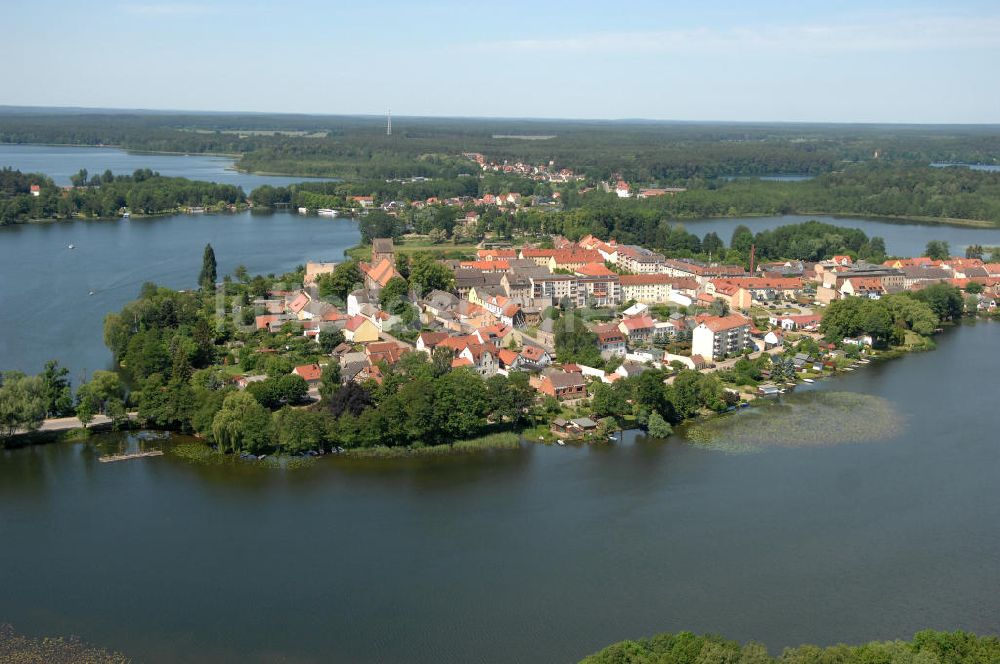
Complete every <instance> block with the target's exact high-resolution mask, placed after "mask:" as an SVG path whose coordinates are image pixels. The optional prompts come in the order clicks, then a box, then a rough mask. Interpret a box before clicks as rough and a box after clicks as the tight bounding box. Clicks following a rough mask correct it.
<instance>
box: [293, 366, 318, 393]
mask: <svg viewBox="0 0 1000 664" xmlns="http://www.w3.org/2000/svg"><path fill="white" fill-rule="evenodd" d="M292 373H293V374H295V375H296V376H300V377H301V378H302V379H303V380H304V381H306V383H308V384H309V386H310V387H315V386H316V385H319V383H320V381H321V380H322V379H323V368H322V367H320V366H319V365H318V364H303V365H300V366H297V367H295V368H294V369H292Z"/></svg>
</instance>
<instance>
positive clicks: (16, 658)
mask: <svg viewBox="0 0 1000 664" xmlns="http://www.w3.org/2000/svg"><path fill="white" fill-rule="evenodd" d="M131 661H132V660H131V659H130V658H128V657H126V656H125V655H123V654H121V653H117V652H111V651H109V650H105V649H103V648H96V647H94V646H90V645H88V644H86V643H84V642H82V641H80V639H78V638H76V637H61V636H59V637H49V636H46V637H38V638H31V637H27V636H24V635H22V634H18V633H17V632H15V631H14V628H13V627H11V626H10V625H0V662H10V663H11V664H21V663H23V664H36V663H40V662H45V663H46V664H127V663H128V662H131Z"/></svg>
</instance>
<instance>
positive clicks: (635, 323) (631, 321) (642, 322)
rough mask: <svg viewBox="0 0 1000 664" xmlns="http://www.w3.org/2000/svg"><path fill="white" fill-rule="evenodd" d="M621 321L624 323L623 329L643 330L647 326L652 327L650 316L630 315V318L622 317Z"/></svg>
mask: <svg viewBox="0 0 1000 664" xmlns="http://www.w3.org/2000/svg"><path fill="white" fill-rule="evenodd" d="M622 323H624V324H625V329H627V330H629V331H631V330H644V329H646V328H649V327H653V317H652V316H632V317H630V318H623V319H622Z"/></svg>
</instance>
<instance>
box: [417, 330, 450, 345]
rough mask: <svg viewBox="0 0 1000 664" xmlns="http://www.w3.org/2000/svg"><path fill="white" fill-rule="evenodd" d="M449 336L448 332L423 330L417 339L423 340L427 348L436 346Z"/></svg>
mask: <svg viewBox="0 0 1000 664" xmlns="http://www.w3.org/2000/svg"><path fill="white" fill-rule="evenodd" d="M447 338H448V333H447V332H421V333H420V335H419V336H418V337H417V340H419V341H422V342H423V344H424V346H426V347H427V348H434V347H435V346H437V345H438V344H439V343H441V342H442V341H444V340H445V339H447Z"/></svg>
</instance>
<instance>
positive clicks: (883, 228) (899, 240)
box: [678, 214, 1000, 256]
mask: <svg viewBox="0 0 1000 664" xmlns="http://www.w3.org/2000/svg"><path fill="white" fill-rule="evenodd" d="M812 219H815V220H817V221H822V222H825V223H828V224H833V225H834V226H843V227H845V228H860V229H861V230H863V231H864V232H865V233H866V234H867V235H868V237H874V236H879V237H881V238H882V239H884V240H885V246H886V250H887V251H888V252H889V253H890V254H891V255H895V256H919V255H921V254H922V253H923V252H924V248H925V247H926V246H927V243H928V242H929V241H931V240H946V241H947V242H948V243H949V244H950V245H951V251H952V253H953V254H957V255H964V254H965V247H967V246H968V245H970V244H981V245H984V246H997V245H1000V227H998V228H974V227H970V226H947V225H943V224H928V223H919V222H914V221H894V220H888V219H865V218H858V217H836V216H831V215H823V214H812V215H799V214H789V215H783V216H773V217H742V218H717V219H696V220H691V221H688V220H685V221H682V222H678V223H681V224H682V225H683V226H684V227H685V228H686V229H688V230H689V231H691V232H692V233H696V234H697V235H699V236H701V237H704V235H705V233H710V232H715V233H718V234H719V237H720V238H722V241H723V242H725V243H726V244H727V245H728V244H729V240H730V239H731V238H732V235H733V229H734V228H736V226H737V225H739V224H743V225H744V226H746V227H748V228H749V229H750V230H751V231H753V232H754V233H759V232H760V231H767V230H773V229H775V228H778V227H779V226H785V225H787V224H797V223H800V222H803V221H810V220H812Z"/></svg>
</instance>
